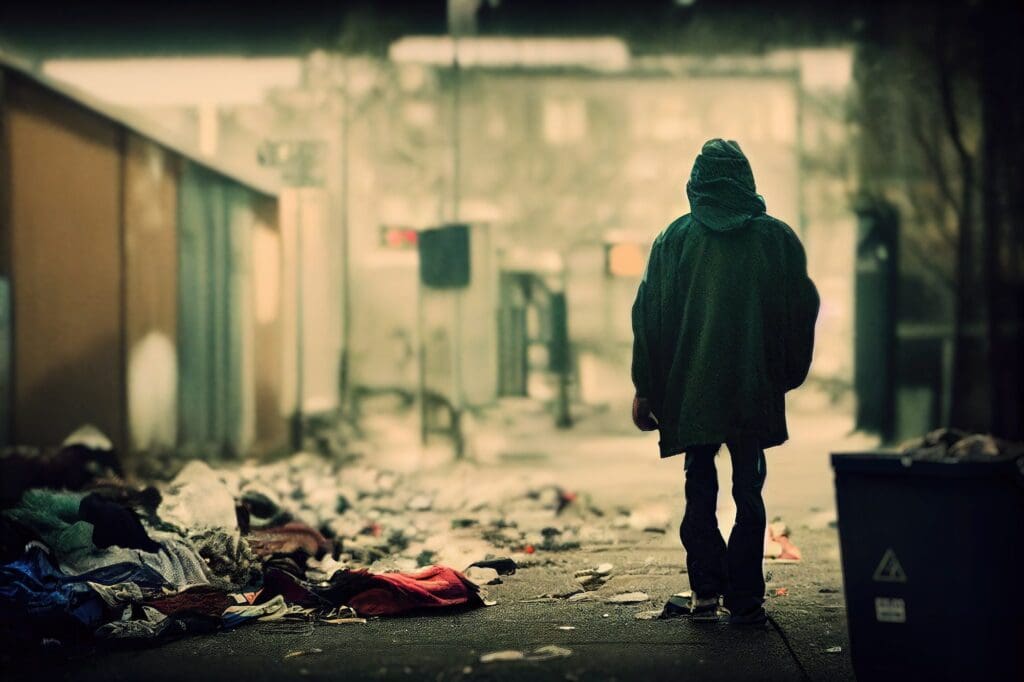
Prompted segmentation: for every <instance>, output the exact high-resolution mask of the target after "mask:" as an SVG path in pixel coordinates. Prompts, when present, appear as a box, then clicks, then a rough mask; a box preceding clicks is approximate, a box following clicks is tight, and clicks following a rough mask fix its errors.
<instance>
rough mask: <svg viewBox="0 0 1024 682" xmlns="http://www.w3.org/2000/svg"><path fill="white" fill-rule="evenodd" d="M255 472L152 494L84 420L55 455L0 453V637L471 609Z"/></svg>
mask: <svg viewBox="0 0 1024 682" xmlns="http://www.w3.org/2000/svg"><path fill="white" fill-rule="evenodd" d="M306 464H307V465H308V464H309V463H306ZM285 466H286V467H287V466H288V465H285ZM243 469H244V467H243ZM265 469H267V467H262V468H259V469H257V468H251V470H249V471H248V472H245V471H234V472H220V473H218V472H214V471H213V470H211V469H210V468H209V467H208V466H207V465H206V464H204V463H202V462H192V463H190V464H189V465H187V466H186V467H185V468H184V469H183V470H182V471H181V472H180V473H179V474H178V476H177V477H175V479H174V480H173V481H171V482H170V484H169V485H167V486H164V487H163V488H162V489H159V490H158V489H157V488H155V487H146V488H141V489H140V488H137V487H133V486H131V485H129V484H127V483H126V482H125V481H124V479H123V478H122V474H121V469H120V465H119V463H118V462H117V458H116V455H115V454H114V452H113V449H112V447H111V446H110V443H109V441H107V440H106V439H105V438H102V437H101V435H100V434H97V433H96V432H95V431H94V430H88V429H87V430H85V431H83V432H77V433H76V434H73V435H72V437H71V438H69V440H68V441H67V442H66V443H65V444H64V446H63V447H62V448H61V449H60V450H58V451H57V452H55V453H51V454H48V455H39V454H28V453H21V452H15V453H8V454H7V455H5V456H3V457H0V481H3V489H2V495H3V499H2V505H0V638H2V639H3V641H4V642H5V646H7V647H11V648H12V649H13V648H19V647H25V646H33V645H37V644H38V643H40V642H42V641H47V642H53V641H54V640H57V641H60V642H62V643H69V644H93V643H96V642H129V641H130V642H139V641H161V640H166V639H168V638H172V637H178V636H182V635H185V634H193V633H206V632H211V631H215V630H218V629H225V628H234V627H238V626H240V625H242V624H245V623H248V622H252V621H296V620H297V621H303V622H321V623H327V624H333V623H344V622H357V621H358V620H359V619H362V618H366V617H372V616H394V615H400V614H406V613H410V612H415V611H422V610H424V609H452V608H474V607H478V606H482V605H483V604H484V601H483V599H482V597H481V595H480V593H479V588H478V587H477V586H476V585H475V584H474V583H473V582H471V581H470V580H468V579H467V578H466V577H465V575H463V574H462V573H461V572H459V571H456V570H454V569H452V568H448V567H446V566H438V565H425V566H416V567H413V570H406V571H393V572H374V571H371V570H367V568H365V567H361V566H360V565H358V564H357V563H356V562H354V561H353V560H352V557H353V553H352V552H351V551H349V552H345V551H344V550H345V547H344V545H345V544H346V538H345V536H344V535H343V534H340V533H339V532H337V531H338V529H332V528H331V527H330V526H329V525H328V524H324V523H318V524H317V525H318V526H319V528H318V527H315V526H314V525H312V524H311V523H309V522H308V521H309V520H310V513H311V512H312V511H313V507H310V506H309V504H305V505H303V506H302V509H301V511H303V512H305V513H295V512H293V511H292V510H291V509H290V508H289V507H288V506H287V505H285V504H284V503H283V502H282V500H281V499H280V495H279V492H278V491H276V490H273V489H269V488H268V487H267V486H266V485H265V484H264V485H261V483H260V482H261V481H265V480H266V479H267V476H266V475H265V474H266V471H265ZM257 470H259V471H261V473H262V474H263V475H260V476H253V475H252V474H253V472H254V471H257ZM293 470H294V471H303V472H305V473H304V475H309V473H310V472H309V467H308V466H306V467H305V468H304V467H302V466H300V467H298V468H294V467H293ZM314 475H315V474H314ZM314 487H315V488H316V489H317V490H320V491H321V493H322V494H321V497H322V498H323V499H320V500H319V502H320V503H325V502H328V503H329V506H330V508H331V511H332V512H333V514H331V519H333V520H335V521H337V519H338V517H339V510H341V512H344V509H343V507H345V505H346V504H348V503H347V501H345V497H344V493H342V494H340V495H339V493H338V492H337V491H329V499H328V497H324V496H323V492H324V491H323V486H322V485H319V484H318V485H316V486H314ZM291 490H294V487H292V488H291ZM350 494H353V493H350ZM353 495H354V494H353ZM314 498H315V495H314ZM303 499H305V500H307V502H308V499H309V498H308V497H307V498H303ZM314 501H315V500H314ZM320 507H323V504H321V505H320ZM342 515H343V514H342ZM313 516H314V517H315V513H314V514H313ZM312 520H313V522H314V523H316V522H317V521H318V520H322V519H315V518H314V519H312ZM365 525H366V524H365V522H364V523H363V526H364V527H362V528H359V529H358V531H356V532H357V534H365V533H366V532H367V530H366V528H365ZM325 533H326V534H325ZM328 535H330V536H331V537H328ZM370 535H371V536H372V530H371V531H370ZM357 547H358V545H357ZM357 553H358V552H357Z"/></svg>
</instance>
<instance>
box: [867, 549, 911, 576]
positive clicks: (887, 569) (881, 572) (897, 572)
mask: <svg viewBox="0 0 1024 682" xmlns="http://www.w3.org/2000/svg"><path fill="white" fill-rule="evenodd" d="M872 578H874V579H875V581H876V582H880V583H905V582H907V574H906V573H905V572H904V571H903V566H902V565H901V564H900V560H899V559H897V558H896V552H894V551H893V550H892V548H891V547H890V548H889V549H887V550H885V554H883V555H882V560H881V561H879V562H878V568H876V569H875V574H874V575H873V576H872Z"/></svg>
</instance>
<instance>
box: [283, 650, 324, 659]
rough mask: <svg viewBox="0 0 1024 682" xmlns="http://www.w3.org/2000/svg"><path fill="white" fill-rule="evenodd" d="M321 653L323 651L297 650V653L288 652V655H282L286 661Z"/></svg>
mask: <svg viewBox="0 0 1024 682" xmlns="http://www.w3.org/2000/svg"><path fill="white" fill-rule="evenodd" d="M323 652H324V650H323V649H305V650H299V651H289V652H288V653H286V654H285V655H284V657H285V658H286V659H288V658H297V657H299V656H308V655H309V654H322V653H323Z"/></svg>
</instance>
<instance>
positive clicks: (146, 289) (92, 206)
mask: <svg viewBox="0 0 1024 682" xmlns="http://www.w3.org/2000/svg"><path fill="white" fill-rule="evenodd" d="M0 113H2V118H0V169H2V170H3V171H4V172H3V174H2V175H0V277H2V278H3V279H2V280H0V294H3V291H4V286H3V284H4V281H6V282H7V283H8V284H9V291H10V296H9V298H10V305H9V306H8V307H7V309H4V308H5V306H4V305H3V303H4V302H3V301H2V300H0V334H2V333H3V332H4V329H6V330H7V332H8V333H9V334H10V344H9V345H10V348H9V349H8V348H4V343H3V339H2V338H0V351H3V356H2V358H0V378H2V379H3V381H4V385H3V386H0V393H2V394H3V399H0V411H2V412H0V419H2V420H3V422H4V427H5V428H3V429H0V437H2V438H3V440H2V442H0V444H3V443H22V444H30V445H53V444H58V443H60V442H61V441H62V440H63V438H64V437H65V436H66V435H67V434H68V433H69V432H70V431H72V430H73V429H75V428H77V427H78V426H80V425H81V424H82V423H85V422H89V423H93V424H95V425H96V426H97V427H99V428H100V429H101V430H102V431H104V432H105V433H107V434H108V435H109V436H110V437H111V438H112V440H113V441H114V442H115V445H116V446H117V447H118V448H119V449H122V450H128V451H151V450H164V449H170V448H181V449H182V450H183V451H184V452H185V453H186V454H192V455H202V456H209V455H211V454H215V453H222V452H225V451H230V452H245V451H248V450H250V449H251V448H252V446H253V445H254V441H255V440H256V439H257V438H258V439H259V442H260V449H262V450H263V451H266V450H269V449H272V448H275V447H279V446H280V445H281V444H283V442H284V434H285V428H284V420H283V418H282V416H281V411H280V408H279V404H280V394H281V387H282V381H283V372H282V362H281V354H282V329H281V324H282V316H281V314H280V312H281V297H280V287H281V283H280V280H281V271H280V268H281V262H280V260H281V253H280V251H281V249H280V238H279V235H278V232H277V222H278V218H277V200H276V198H275V197H272V196H268V195H265V194H263V193H261V192H259V191H255V190H253V189H251V188H249V187H246V186H244V185H242V184H240V183H238V182H236V181H234V180H232V179H230V178H228V177H227V176H225V175H222V174H220V173H217V172H214V171H212V170H209V169H207V168H205V167H203V166H201V165H199V164H197V163H193V162H191V161H188V160H186V159H184V158H183V157H182V156H181V155H180V154H178V153H177V152H174V151H171V150H168V149H167V148H166V147H164V146H162V145H160V144H157V143H155V142H153V141H150V140H148V139H146V138H144V137H143V136H141V135H138V134H135V133H134V132H132V131H130V130H128V129H127V128H125V127H124V126H123V125H121V124H119V123H117V122H115V121H112V120H110V119H108V118H106V117H105V116H104V115H102V114H100V113H97V112H95V111H92V110H90V109H88V108H86V107H85V106H83V105H81V104H79V103H77V102H75V101H74V100H73V99H70V98H68V97H66V96H64V95H62V94H60V93H58V92H54V91H51V90H50V89H49V88H47V87H46V86H45V85H43V84H40V83H37V82H35V81H34V80H33V79H31V78H28V77H26V76H25V75H22V74H20V73H17V72H14V71H7V70H6V69H2V68H0ZM257 234H263V236H264V241H265V240H266V238H267V235H268V234H269V235H271V237H270V240H271V242H273V244H274V246H273V248H271V253H270V256H265V257H264V259H263V263H262V264H261V270H260V272H258V273H257V272H255V270H254V256H253V248H254V243H255V242H256V241H258V239H257ZM268 262H269V263H271V264H272V265H273V266H274V267H276V270H275V269H274V268H273V267H268V266H266V264H267V263H268ZM256 283H260V284H262V285H263V295H262V297H260V296H258V294H259V293H260V291H257V289H256V287H255V284H256ZM267 291H269V292H270V295H269V299H268V294H267ZM0 299H2V296H0ZM257 365H258V367H259V372H258V374H257ZM257 377H258V382H257ZM257 386H258V390H257ZM8 427H9V428H8Z"/></svg>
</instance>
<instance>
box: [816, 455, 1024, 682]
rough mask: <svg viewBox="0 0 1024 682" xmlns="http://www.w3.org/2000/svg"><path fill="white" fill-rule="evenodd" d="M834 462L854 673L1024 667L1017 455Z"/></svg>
mask: <svg viewBox="0 0 1024 682" xmlns="http://www.w3.org/2000/svg"><path fill="white" fill-rule="evenodd" d="M832 467H833V469H834V470H835V485H836V503H837V509H838V513H839V517H838V521H839V541H840V548H841V551H842V564H843V584H844V588H845V593H846V608H847V618H848V621H849V635H850V650H851V656H852V658H853V667H854V671H855V672H856V674H857V678H858V679H861V680H890V679H901V680H1021V679H1024V646H1022V644H1024V617H1022V614H1024V585H1022V584H1021V574H1022V572H1021V569H1022V567H1024V563H1022V561H1024V544H1022V542H1021V539H1022V536H1021V528H1024V457H1021V458H1016V459H1013V458H1007V457H993V458H991V459H990V460H984V461H977V460H972V461H955V462H936V461H922V460H914V459H911V458H909V457H903V456H900V455H894V454H881V453H856V454H833V455H832Z"/></svg>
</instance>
